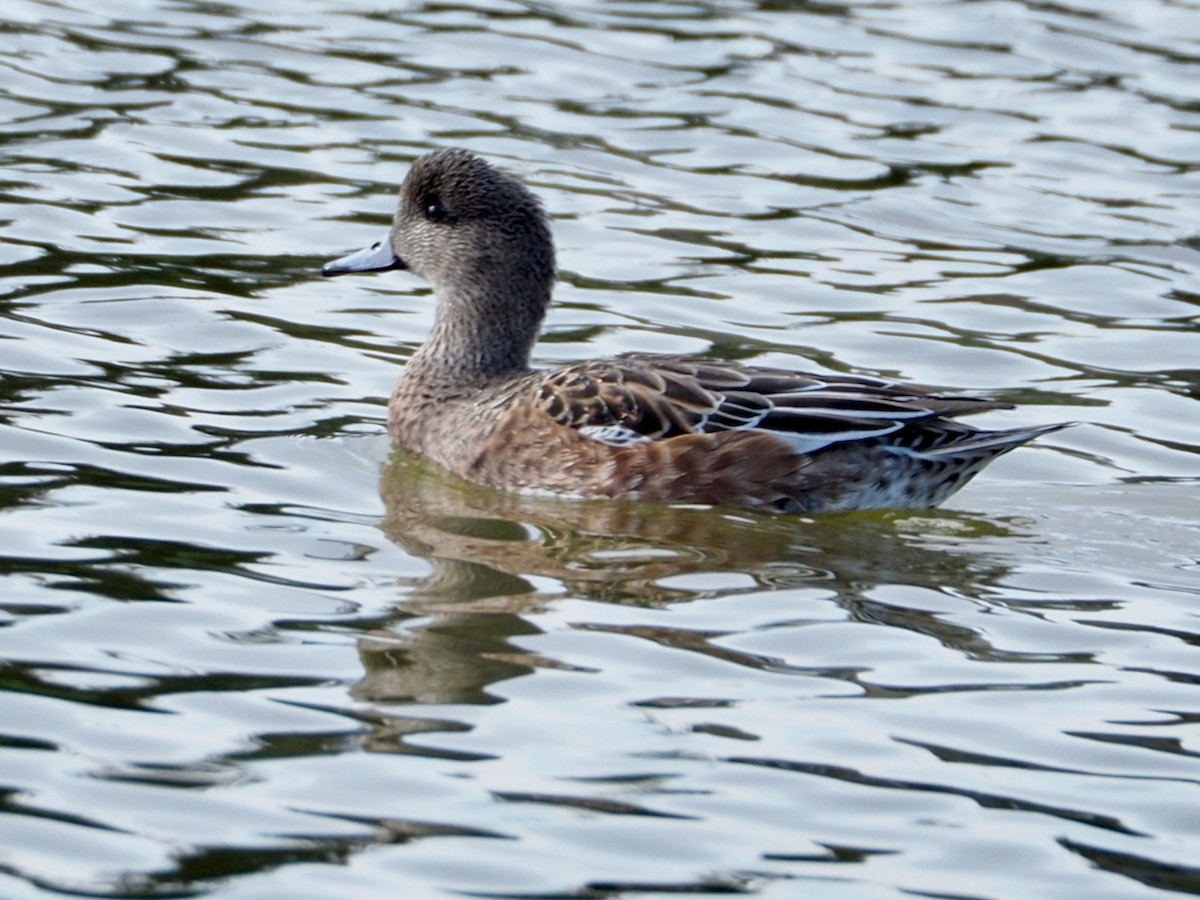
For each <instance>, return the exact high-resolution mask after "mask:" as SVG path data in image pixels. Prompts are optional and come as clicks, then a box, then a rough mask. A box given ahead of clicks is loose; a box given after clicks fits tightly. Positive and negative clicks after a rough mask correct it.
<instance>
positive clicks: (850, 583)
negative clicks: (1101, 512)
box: [354, 452, 1013, 728]
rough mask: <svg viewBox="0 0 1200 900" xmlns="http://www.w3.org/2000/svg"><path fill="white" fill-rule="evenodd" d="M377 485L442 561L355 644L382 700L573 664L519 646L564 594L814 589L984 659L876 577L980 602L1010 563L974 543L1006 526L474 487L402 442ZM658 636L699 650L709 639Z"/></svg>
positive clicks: (392, 534)
mask: <svg viewBox="0 0 1200 900" xmlns="http://www.w3.org/2000/svg"><path fill="white" fill-rule="evenodd" d="M382 494H383V499H384V501H385V503H386V507H387V517H386V521H385V523H384V525H383V528H384V531H385V533H386V534H387V536H388V537H389V538H390V539H391V540H392V541H394V542H395V543H396V544H398V545H399V546H401V547H402V548H403V549H404V550H405V551H406V552H408V553H411V554H412V555H414V556H417V557H420V558H422V559H425V560H427V561H428V562H429V564H430V565H431V566H432V569H433V571H432V572H431V573H430V574H429V575H428V576H426V577H424V578H421V579H418V580H416V581H415V582H413V583H411V584H410V585H409V588H410V591H409V593H408V594H407V596H406V599H405V602H404V603H403V604H402V606H401V608H400V611H399V612H398V615H397V618H396V619H395V620H393V621H392V622H390V623H389V624H388V625H387V626H386V627H383V628H376V629H375V630H374V631H372V632H371V633H370V634H369V635H367V636H365V637H364V639H363V640H362V642H361V653H362V658H363V663H364V667H365V670H366V673H365V676H364V678H363V679H362V681H361V682H359V683H358V684H357V685H356V686H355V688H354V695H355V697H357V698H358V699H362V700H370V701H373V702H417V703H486V702H489V695H488V693H487V687H488V685H491V684H494V683H496V682H498V681H501V680H504V679H507V678H511V677H515V676H517V675H520V674H524V673H528V672H530V671H532V670H534V669H536V668H539V667H547V666H555V667H563V666H570V665H571V664H570V662H569V661H563V660H548V659H545V658H541V657H538V656H537V655H536V654H533V653H530V652H527V651H525V650H522V649H520V648H519V647H518V646H516V643H514V641H513V638H517V637H519V636H522V635H529V634H535V633H538V628H537V627H536V625H535V624H534V614H536V613H537V612H538V611H539V610H541V609H544V608H546V606H547V604H548V603H550V602H551V601H553V600H557V599H560V598H564V597H572V598H580V599H586V600H594V601H600V602H603V603H611V604H622V605H629V606H639V607H661V606H664V605H667V604H670V603H676V602H682V601H686V600H700V599H703V598H705V597H727V596H729V595H730V594H733V593H739V592H751V591H754V592H761V591H773V590H780V589H795V588H807V589H813V588H817V589H820V590H821V591H822V592H828V595H829V597H830V598H831V600H833V601H834V602H836V603H838V604H839V605H840V606H841V607H842V608H843V609H845V610H846V612H847V615H848V616H849V617H850V618H851V619H856V620H859V621H871V622H875V623H880V624H887V625H891V626H893V627H901V628H905V629H909V630H915V631H919V632H922V633H925V634H929V635H932V636H934V637H936V638H937V639H938V640H939V641H941V642H942V643H944V644H946V645H948V646H954V647H958V648H959V649H960V650H961V651H962V652H964V653H969V654H971V655H974V656H978V655H979V654H980V653H984V654H986V653H987V647H986V645H984V646H981V644H980V641H981V636H980V635H979V634H977V633H976V632H974V631H972V630H970V629H963V628H961V627H959V626H952V625H950V624H949V623H947V622H945V621H943V620H941V619H940V618H938V617H937V616H936V615H934V614H930V613H926V612H922V611H919V610H912V609H908V608H906V607H904V606H899V605H896V604H892V603H889V602H887V601H886V600H881V598H880V596H879V594H880V588H881V587H887V586H917V587H925V588H929V589H933V590H937V591H952V592H954V593H955V594H956V595H958V596H969V597H980V598H986V597H987V596H988V595H989V594H991V593H994V591H995V588H994V586H995V585H997V584H998V583H999V582H1000V581H1001V580H1002V579H1003V578H1004V577H1005V576H1006V574H1007V573H1008V572H1009V567H1008V565H1007V564H1006V562H1005V561H1004V560H1003V559H1001V558H999V557H997V556H994V555H992V554H989V553H987V552H980V551H979V550H977V549H973V547H972V545H973V544H975V545H978V544H979V543H980V539H981V538H989V537H997V536H1003V535H1005V534H1009V533H1011V531H1012V528H1013V526H1012V525H1011V523H1005V522H1001V521H998V520H995V519H983V518H978V517H973V516H969V515H964V514H961V513H948V512H944V511H939V512H936V513H922V514H920V515H915V514H904V513H895V512H891V513H852V514H845V515H828V516H820V517H814V518H803V517H795V516H788V517H784V516H773V515H764V516H758V515H753V514H748V513H745V512H743V511H725V510H715V509H709V508H681V507H669V506H662V505H655V504H643V503H636V502H615V501H570V500H562V499H557V498H544V499H543V498H537V497H527V496H519V495H514V494H505V493H500V492H496V491H491V490H487V489H483V488H478V487H475V486H473V485H469V484H466V483H464V482H461V481H458V480H457V479H453V478H451V477H449V476H446V475H445V474H443V473H441V472H440V471H437V470H435V469H433V468H431V467H429V466H428V465H426V464H424V463H422V462H421V461H420V460H418V459H416V458H415V457H412V456H410V455H408V454H406V453H403V452H400V453H396V454H395V455H394V456H393V458H392V460H391V461H390V463H389V465H388V466H387V468H386V469H385V472H384V475H383V479H382ZM683 576H688V577H683ZM734 576H736V577H734ZM730 585H733V586H732V587H731V586H730ZM604 627H605V628H610V627H611V626H604ZM643 636H645V635H643ZM649 636H650V638H651V639H653V640H662V641H666V642H673V641H674V640H676V639H677V640H678V641H679V642H680V646H687V647H688V648H689V649H692V650H695V649H696V638H697V637H701V636H698V635H696V634H695V633H692V632H687V631H680V632H679V633H678V634H676V635H675V637H674V638H673V637H672V636H671V634H668V633H665V632H664V633H661V634H660V633H657V632H656V633H654V634H650V635H649ZM518 643H519V642H518ZM702 643H703V642H702ZM748 664H752V662H750V661H748ZM393 724H394V723H393ZM428 724H429V723H428V722H426V723H425V724H424V726H423V728H427V727H428Z"/></svg>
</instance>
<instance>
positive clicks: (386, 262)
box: [321, 148, 554, 295]
mask: <svg viewBox="0 0 1200 900" xmlns="http://www.w3.org/2000/svg"><path fill="white" fill-rule="evenodd" d="M386 269H411V270H412V271H413V272H415V273H416V274H418V275H420V276H421V277H423V278H425V279H426V280H427V281H429V282H430V284H432V285H433V287H434V290H435V291H437V292H438V293H439V294H443V293H445V294H446V295H455V294H459V293H461V292H462V290H464V289H465V290H468V291H470V289H471V288H472V286H473V285H476V284H477V283H478V282H480V281H482V282H484V284H485V285H486V284H487V283H488V282H490V283H491V284H493V285H495V284H497V283H506V282H507V283H512V282H513V281H514V280H515V281H517V282H524V283H526V284H528V283H529V282H530V281H532V282H534V283H538V284H542V285H544V286H546V287H547V288H548V286H549V285H550V283H551V282H553V279H554V243H553V239H552V237H551V235H550V227H549V223H548V222H547V219H546V214H545V212H544V211H543V209H542V206H541V204H540V203H539V202H538V199H537V198H536V197H535V196H534V195H533V194H532V193H531V192H530V191H529V190H528V189H527V188H526V187H525V186H524V185H523V184H521V183H520V182H519V181H517V180H516V179H514V178H512V177H510V176H508V175H505V174H504V173H503V172H501V171H500V170H499V169H496V168H495V167H493V166H492V165H490V164H489V163H488V162H487V161H486V160H483V159H481V158H480V157H478V156H476V155H474V154H473V153H471V152H469V151H467V150H462V149H459V148H448V149H444V150H435V151H434V152H432V153H429V154H426V155H425V156H422V157H421V158H420V159H418V160H417V161H416V162H414V163H413V166H412V168H411V169H410V170H409V173H408V176H407V177H406V178H405V179H404V183H403V184H402V185H401V186H400V199H399V204H398V206H397V209H396V216H395V219H394V220H393V222H392V228H391V231H390V232H389V233H388V234H387V236H386V237H384V238H382V239H380V240H379V241H376V242H375V243H374V244H372V245H371V246H369V247H367V248H365V249H363V250H360V251H358V252H357V253H352V254H350V255H349V256H343V257H342V258H340V259H336V260H334V261H333V262H330V263H327V264H326V265H325V267H324V268H323V269H322V270H321V272H322V274H323V275H342V274H345V273H349V272H375V271H383V270H386Z"/></svg>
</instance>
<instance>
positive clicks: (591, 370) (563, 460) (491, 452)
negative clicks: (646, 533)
mask: <svg viewBox="0 0 1200 900" xmlns="http://www.w3.org/2000/svg"><path fill="white" fill-rule="evenodd" d="M384 269H411V270H412V271H413V272H415V273H416V274H418V275H420V276H421V277H423V278H425V279H426V280H427V281H429V283H430V284H431V285H432V286H433V289H434V292H435V293H436V295H437V301H438V305H437V313H436V318H435V323H434V326H433V332H432V333H431V334H430V336H429V338H428V340H426V341H425V343H424V344H423V345H422V346H421V348H420V349H419V350H418V351H417V352H416V353H415V354H414V355H413V357H412V359H411V360H410V361H409V362H408V365H407V366H405V368H404V372H403V374H402V375H401V376H400V379H399V381H397V383H396V387H395V390H394V392H393V394H392V398H391V403H390V404H389V412H388V430H389V432H390V434H391V437H392V440H393V441H394V442H395V443H396V444H397V445H398V446H400V447H404V448H407V449H408V450H411V451H414V452H416V453H419V454H421V455H422V456H425V457H427V458H428V459H430V460H432V461H434V462H436V463H437V464H439V465H440V466H442V467H444V468H446V469H448V470H450V471H451V472H454V473H456V474H457V475H460V476H462V477H463V478H466V479H468V480H470V481H473V482H476V483H479V484H484V485H489V486H492V487H496V488H502V489H506V490H518V491H536V492H546V493H553V494H565V495H575V496H584V497H628V498H640V499H645V500H660V501H674V502H686V503H715V504H730V505H736V506H745V507H755V508H763V509H773V510H779V511H783V512H814V511H823V510H847V509H871V508H890V507H928V506H934V505H936V504H938V503H941V502H942V501H943V500H945V499H946V498H947V497H949V496H950V495H951V494H953V493H954V492H955V491H957V490H958V489H959V488H961V487H962V486H963V485H964V484H966V483H967V482H968V481H970V480H971V478H972V477H974V476H975V475H976V473H978V472H979V471H980V470H981V469H982V468H983V467H984V466H985V465H987V464H988V463H989V462H991V461H992V460H993V459H995V458H996V457H998V456H1000V455H1001V454H1003V453H1007V452H1008V451H1009V450H1012V449H1014V448H1016V447H1019V446H1020V445H1021V444H1024V443H1025V442H1026V441H1029V440H1032V439H1033V438H1036V437H1038V436H1040V435H1043V434H1048V433H1050V432H1052V431H1057V430H1058V429H1060V428H1063V427H1065V424H1053V425H1042V426H1037V427H1032V428H1014V429H1009V430H1005V431H982V430H980V429H977V428H973V427H971V426H969V425H963V424H961V423H959V422H958V421H956V420H955V417H957V416H960V415H964V414H967V413H974V412H980V411H983V410H991V409H1003V408H1007V404H1003V403H999V402H996V401H993V400H986V399H979V398H973V397H957V396H951V395H944V394H941V393H936V392H932V391H930V390H928V389H924V388H918V387H913V386H909V385H905V384H899V383H893V382H885V381H877V380H874V379H870V378H857V377H853V376H847V375H827V374H814V373H809V372H792V371H788V370H784V369H771V368H763V367H758V366H745V365H740V364H738V363H732V362H719V361H713V360H708V359H687V358H680V357H670V356H621V357H617V358H615V359H602V360H592V361H589V362H582V363H575V364H572V365H568V366H564V367H562V368H558V369H533V368H531V367H530V364H529V363H530V354H531V352H532V350H533V346H534V342H535V341H536V340H537V336H538V330H539V328H540V326H541V323H542V319H543V318H544V317H545V315H546V309H547V307H548V306H549V304H550V297H551V291H552V289H553V285H554V280H555V268H554V241H553V238H552V237H551V234H550V226H549V222H548V220H547V217H546V214H545V212H544V211H543V209H542V206H541V204H540V203H539V202H538V200H537V198H536V197H535V196H534V195H533V194H532V193H531V192H530V191H529V190H528V189H527V188H526V187H525V186H524V185H522V184H521V183H520V182H518V181H516V180H515V179H513V178H511V177H509V176H508V175H505V174H503V173H502V172H500V171H499V170H498V169H496V168H494V167H493V166H491V165H490V164H489V163H487V162H486V161H484V160H483V159H481V158H480V157H478V156H475V155H474V154H472V153H470V152H468V151H466V150H462V149H444V150H437V151H434V152H433V153H429V154H427V155H426V156H423V157H421V158H420V159H418V160H417V161H416V162H415V163H413V166H412V169H411V171H409V173H408V177H406V178H405V179H404V183H403V185H402V186H401V188H400V199H399V207H398V209H397V211H396V216H395V220H394V222H393V224H392V228H391V231H390V233H389V234H388V235H387V237H385V238H384V239H383V240H381V241H379V242H377V243H376V244H373V245H372V246H370V247H368V248H366V249H364V250H361V251H359V252H357V253H353V254H351V255H349V256H345V257H342V258H341V259H338V260H335V261H334V262H331V263H329V264H327V265H326V266H325V267H324V269H323V270H322V272H323V274H325V275H340V274H343V273H347V272H371V271H379V270H384Z"/></svg>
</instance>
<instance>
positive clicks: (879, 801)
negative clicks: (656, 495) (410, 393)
mask: <svg viewBox="0 0 1200 900" xmlns="http://www.w3.org/2000/svg"><path fill="white" fill-rule="evenodd" d="M0 38H2V39H0V156H2V159H3V168H2V169H0V233H2V235H3V241H2V242H0V339H2V340H0V510H2V511H3V513H4V515H3V516H0V571H2V572H3V573H4V574H5V576H6V577H5V578H4V580H3V582H2V585H3V593H2V595H0V626H3V627H0V896H3V897H6V898H9V897H11V898H26V897H42V896H51V895H61V894H71V895H84V896H96V897H191V896H202V895H212V896H220V897H223V898H224V897H230V898H234V897H246V898H249V897H288V898H318V897H321V898H324V897H401V896H404V897H426V896H428V897H436V896H484V897H564V898H565V897H577V898H584V897H588V898H615V897H657V896H664V897H665V896H668V895H670V896H675V895H677V894H689V893H692V894H706V893H715V894H747V895H752V896H757V897H772V898H774V897H779V898H783V897H838V898H842V897H852V898H860V897H861V898H867V897H872V898H873V897H896V896H924V897H976V898H979V897H1014V896H1027V897H1039V898H1041V897H1046V898H1050V897H1053V898H1076V897H1080V896H1087V897H1091V898H1128V897H1143V896H1146V897H1149V896H1159V895H1163V894H1170V893H1182V894H1189V893H1190V894H1196V893H1200V812H1198V810H1200V618H1198V612H1197V611H1198V609H1200V457H1198V453H1200V406H1198V404H1197V401H1198V399H1200V334H1198V323H1200V309H1198V305H1200V280H1198V278H1197V272H1198V270H1200V172H1198V170H1200V4H1197V3H1195V2H1188V0H1139V2H1136V3H1110V2H1107V0H1063V2H1058V3H1039V2H1034V0H1024V2H1015V0H1014V2H1000V0H996V2H990V0H983V2H967V0H957V2H956V0H942V2H920V0H913V2H903V3H886V2H861V3H860V2H849V3H803V2H795V3H785V2H767V0H763V2H760V3H752V2H690V3H688V2H663V0H656V2H648V0H643V2H602V0H591V2H586V0H584V2H578V3H562V4H553V3H534V2H511V0H491V2H479V3H473V2H468V0H464V2H460V3H453V2H451V3H408V4H405V3H387V2H383V3H367V2H354V0H344V2H337V3H332V2H329V3H326V2H318V0H311V2H297V3H291V4H280V3H275V2H266V0H263V2H250V3H230V4H210V3H192V2H169V0H141V2H136V0H114V2H110V3H103V4H82V3H79V2H78V0H61V2H34V0H6V3H5V6H4V16H3V21H2V22H0ZM450 144H459V145H464V146H467V147H470V148H472V149H474V150H476V151H478V152H481V153H483V154H485V155H487V156H488V157H489V158H492V159H494V160H495V161H496V162H498V163H499V164H500V165H502V166H504V167H505V168H507V169H508V170H509V171H512V172H514V173H515V174H517V175H518V176H519V177H521V178H523V179H524V180H526V181H527V182H528V183H530V184H531V185H533V186H534V187H535V189H536V190H537V191H538V193H539V194H540V195H541V196H542V197H543V198H544V200H545V202H546V204H547V207H548V208H549V210H550V211H551V213H552V214H553V216H554V219H555V231H556V235H557V240H558V244H559V250H560V265H561V269H562V272H561V276H562V281H561V285H560V288H559V292H558V299H559V303H558V305H557V307H556V308H555V310H554V312H553V313H552V314H551V317H550V319H549V321H548V325H547V331H546V334H545V336H544V338H543V341H542V342H541V343H540V344H539V346H538V349H537V358H538V360H539V362H542V363H546V364H549V363H554V362H562V361H567V360H573V359H579V358H584V357H588V356H595V355H602V354H610V353H618V352H622V351H626V350H640V351H666V352H678V353H696V354H712V355H718V356H725V357H733V358H738V359H747V360H755V361H758V362H762V363H769V364H780V365H788V366H797V367H809V368H825V369H832V370H836V371H850V372H857V373H862V374H871V375H885V376H888V377H900V378H905V379H909V380H913V381H918V382H924V383H931V384H942V385H950V386H954V387H956V388H963V389H967V390H970V391H974V392H984V393H988V394H990V395H992V396H996V397H998V398H1001V399H1004V400H1008V401H1011V402H1014V403H1017V404H1019V405H1020V409H1019V410H1017V411H1015V412H1001V413H992V414H989V415H988V416H987V417H985V419H986V421H985V422H984V424H990V425H995V426H997V427H1004V426H1015V425H1019V424H1035V423H1049V422H1053V421H1060V420H1063V419H1071V420H1077V421H1079V422H1080V423H1081V424H1080V426H1079V427H1077V428H1074V429H1071V430H1070V431H1067V432H1063V433H1060V434H1056V435H1054V436H1052V437H1050V438H1048V439H1043V440H1042V441H1040V442H1039V443H1038V444H1037V445H1036V446H1033V447H1030V448H1029V449H1025V450H1022V451H1020V452H1018V453H1016V454H1013V455H1012V456H1009V457H1006V458H1005V459H1004V460H1002V461H1001V462H999V463H997V464H996V465H994V466H993V467H992V468H991V469H989V470H988V472H987V473H986V474H985V475H984V476H983V477H981V478H980V479H979V480H978V481H977V482H975V483H973V484H972V485H971V486H970V487H969V488H968V489H966V490H965V491H963V492H962V493H961V494H959V495H957V496H956V497H955V498H954V499H953V500H952V501H951V503H950V504H949V505H948V506H947V508H945V509H943V510H940V511H927V512H921V513H891V514H857V515H845V516H828V517H823V518H816V519H785V518H770V517H757V516H753V515H747V514H743V513H732V514H731V513H729V512H727V511H717V510H709V509H694V508H687V509H672V508H655V507H653V506H646V505H627V504H620V503H598V504H593V503H573V502H565V501H563V502H555V501H538V500H533V499H528V498H525V499H522V498H514V497H504V496H497V495H494V494H491V493H489V492H486V491H480V490H474V489H470V488H464V487H462V486H460V485H458V484H455V483H451V482H449V481H448V480H447V479H445V478H444V477H442V476H440V475H439V474H438V473H436V472H433V471H430V470H428V469H427V468H425V467H423V466H422V465H421V464H419V463H416V462H414V461H413V460H411V459H407V458H396V459H389V455H388V445H387V440H386V438H385V437H384V436H383V428H382V420H383V417H384V403H385V398H386V396H387V394H388V391H389V389H390V386H391V383H392V381H393V380H394V378H395V377H396V374H397V372H398V370H399V368H400V366H401V365H403V362H404V360H405V359H407V358H408V356H409V355H410V353H411V352H412V350H413V349H414V347H415V346H416V345H417V344H418V343H419V342H420V340H421V339H422V336H423V335H424V334H425V333H426V331H427V329H428V327H429V325H430V322H431V312H432V305H431V303H430V298H429V296H428V289H427V287H426V286H425V285H424V284H422V283H421V282H420V281H419V280H418V279H416V278H415V277H413V276H411V275H408V274H405V273H389V274H386V275H378V276H369V277H362V278H358V279H342V280H339V281H337V282H327V281H322V280H321V279H320V278H319V277H318V276H317V274H316V273H317V270H318V267H319V265H320V263H321V262H323V261H324V260H326V259H328V258H329V257H331V256H334V255H338V254H340V253H342V252H345V251H347V250H350V249H353V248H355V247H357V246H360V245H362V244H364V243H366V242H368V241H371V240H373V239H374V238H375V237H376V236H377V234H378V232H379V231H380V230H381V229H382V228H383V227H384V226H385V225H386V223H387V222H388V220H389V216H390V213H391V207H392V202H393V192H394V189H395V184H396V183H397V182H398V181H399V180H400V179H401V178H402V177H403V175H404V172H405V170H406V168H407V165H408V163H409V162H410V161H411V160H412V159H413V158H415V157H416V156H417V155H419V154H421V153H422V152H424V151H426V150H428V149H430V148H433V147H438V146H445V145H450Z"/></svg>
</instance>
